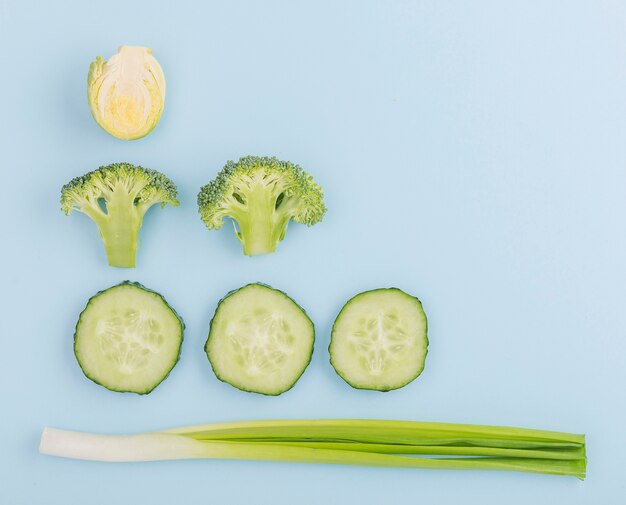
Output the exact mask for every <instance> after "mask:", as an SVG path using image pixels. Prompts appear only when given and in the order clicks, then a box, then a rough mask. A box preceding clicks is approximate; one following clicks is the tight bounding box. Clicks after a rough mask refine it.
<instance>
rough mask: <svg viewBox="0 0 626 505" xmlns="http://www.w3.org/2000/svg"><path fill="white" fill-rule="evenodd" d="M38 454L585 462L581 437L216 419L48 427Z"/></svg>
mask: <svg viewBox="0 0 626 505" xmlns="http://www.w3.org/2000/svg"><path fill="white" fill-rule="evenodd" d="M40 452H42V453H44V454H50V455H53V456H62V457H69V458H77V459H87V460H97V461H154V460H170V459H194V458H206V459H246V460H264V461H290V462H301V463H327V464H349V465H365V466H382V467H402V468H435V469H436V468H441V469H466V470H511V471H521V472H534V473H545V474H554V475H570V476H575V477H578V478H579V479H584V478H585V469H586V463H587V458H586V453H585V437H584V435H574V434H570V433H561V432H555V431H541V430H530V429H522V428H508V427H497V426H474V425H462V424H447V423H421V422H414V421H384V420H354V419H322V420H284V421H250V422H237V423H214V424H205V425H196V426H188V427H183V428H175V429H170V430H165V431H162V432H154V433H144V434H139V435H97V434H88V433H79V432H71V431H63V430H57V429H53V428H46V429H44V431H43V434H42V437H41V445H40ZM416 455H419V456H427V457H416ZM442 456H444V457H442Z"/></svg>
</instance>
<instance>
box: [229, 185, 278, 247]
mask: <svg viewBox="0 0 626 505" xmlns="http://www.w3.org/2000/svg"><path fill="white" fill-rule="evenodd" d="M246 203H247V212H246V213H245V215H244V216H241V218H240V219H236V220H237V223H238V225H239V233H238V234H237V236H238V238H239V240H240V241H241V243H242V244H243V253H244V254H245V255H246V256H256V255H259V254H268V253H273V252H274V251H275V250H276V246H277V245H278V243H279V242H280V241H281V240H282V239H283V238H284V236H285V230H286V227H287V223H288V222H289V217H288V216H284V215H283V213H281V212H279V211H277V210H276V208H275V207H276V195H274V194H273V192H271V191H267V189H266V188H262V187H261V188H257V189H255V190H253V191H251V192H249V193H248V194H247V202H246Z"/></svg>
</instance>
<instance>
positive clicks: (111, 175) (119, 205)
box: [61, 163, 178, 268]
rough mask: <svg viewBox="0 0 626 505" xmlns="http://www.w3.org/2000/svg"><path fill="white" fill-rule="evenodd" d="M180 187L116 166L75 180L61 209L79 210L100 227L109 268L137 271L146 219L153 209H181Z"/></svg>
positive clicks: (123, 165) (132, 168)
mask: <svg viewBox="0 0 626 505" xmlns="http://www.w3.org/2000/svg"><path fill="white" fill-rule="evenodd" d="M176 196H177V189H176V185H175V184H174V183H173V182H172V181H170V180H169V179H168V178H167V177H166V176H165V175H163V174H162V173H160V172H157V171H156V170H150V169H148V168H143V167H139V166H135V165H131V164H130V163H113V164H112V165H107V166H105V167H100V168H98V169H97V170H94V171H93V172H89V173H87V174H85V175H83V176H81V177H76V178H74V179H72V180H71V181H70V182H69V183H67V184H66V185H65V186H63V188H62V190H61V208H62V209H63V211H64V212H65V213H66V214H67V215H69V214H70V212H72V211H73V210H77V211H79V212H82V213H83V214H86V215H87V216H89V217H90V218H91V219H92V220H93V221H94V222H95V223H96V225H97V226H98V231H99V232H100V238H101V239H102V242H103V243H104V248H105V250H106V254H107V259H108V262H109V265H111V266H114V267H123V268H133V267H134V266H135V264H136V257H137V249H138V247H139V230H140V229H141V224H142V223H143V217H144V215H145V214H146V212H148V210H149V209H150V208H151V207H152V206H153V205H157V204H159V205H161V207H164V206H165V205H166V204H170V205H173V206H174V207H176V206H178V200H177V199H176Z"/></svg>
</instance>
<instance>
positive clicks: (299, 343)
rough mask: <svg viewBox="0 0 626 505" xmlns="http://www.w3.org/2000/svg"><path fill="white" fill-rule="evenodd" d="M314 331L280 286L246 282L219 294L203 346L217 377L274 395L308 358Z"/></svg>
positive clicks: (292, 381)
mask: <svg viewBox="0 0 626 505" xmlns="http://www.w3.org/2000/svg"><path fill="white" fill-rule="evenodd" d="M314 338H315V330H314V328H313V322H312V321H311V320H310V319H309V317H308V316H307V315H306V312H304V310H303V309H302V308H301V307H300V306H299V305H298V304H297V303H296V302H294V301H293V300H292V299H291V298H289V296H287V295H286V294H285V293H283V292H282V291H279V290H277V289H273V288H271V287H269V286H266V285H264V284H248V285H247V286H244V287H242V288H240V289H237V290H235V291H232V292H230V293H229V294H228V295H226V297H225V298H223V299H222V300H221V301H220V302H219V304H218V306H217V309H216V311H215V316H214V317H213V320H212V321H211V328H210V331H209V337H208V339H207V341H206V345H205V350H206V353H207V356H208V358H209V361H210V363H211V366H212V367H213V371H214V372H215V375H216V376H217V378H218V379H220V380H222V381H224V382H227V383H228V384H231V385H233V386H235V387H236V388H238V389H241V390H243V391H249V392H253V393H262V394H265V395H279V394H281V393H284V392H285V391H287V390H289V389H291V388H292V387H293V386H294V384H295V383H296V381H297V380H298V379H299V378H300V376H301V375H302V373H303V372H304V370H305V368H306V367H307V365H308V364H309V362H310V361H311V355H312V353H313V341H314Z"/></svg>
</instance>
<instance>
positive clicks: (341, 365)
mask: <svg viewBox="0 0 626 505" xmlns="http://www.w3.org/2000/svg"><path fill="white" fill-rule="evenodd" d="M329 352H330V363H331V364H332V366H333V368H334V369H335V370H336V372H337V373H338V374H339V376H340V377H341V378H342V379H343V380H345V381H346V382H347V383H348V384H350V385H351V386H352V387H354V388H357V389H374V390H377V391H390V390H392V389H398V388H401V387H402V386H406V385H407V384H408V383H409V382H411V381H412V380H414V379H415V378H417V377H418V376H419V374H420V373H422V370H424V362H425V360H426V353H427V352H428V337H427V322H426V314H424V310H423V309H422V304H421V302H420V301H419V300H418V299H417V298H415V297H413V296H411V295H408V294H407V293H405V292H404V291H401V290H400V289H397V288H387V289H375V290H373V291H366V292H364V293H360V294H358V295H356V296H355V297H353V298H351V299H350V300H348V302H347V303H346V304H345V305H344V306H343V308H342V309H341V311H340V312H339V315H338V316H337V319H336V320H335V324H334V325H333V330H332V336H331V340H330V347H329Z"/></svg>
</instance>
